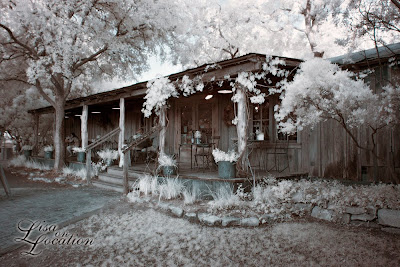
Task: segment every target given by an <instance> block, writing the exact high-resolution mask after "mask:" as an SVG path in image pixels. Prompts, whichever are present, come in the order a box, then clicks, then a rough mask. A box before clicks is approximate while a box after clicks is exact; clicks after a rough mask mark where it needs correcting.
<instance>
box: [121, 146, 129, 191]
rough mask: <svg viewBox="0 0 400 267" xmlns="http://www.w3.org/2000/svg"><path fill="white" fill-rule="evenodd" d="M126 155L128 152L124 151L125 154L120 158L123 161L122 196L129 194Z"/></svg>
mask: <svg viewBox="0 0 400 267" xmlns="http://www.w3.org/2000/svg"><path fill="white" fill-rule="evenodd" d="M128 153H129V150H128V151H126V152H125V153H122V158H123V161H124V165H123V166H122V168H123V172H122V173H123V178H124V180H123V183H124V194H125V195H127V194H128V193H129V183H128Z"/></svg>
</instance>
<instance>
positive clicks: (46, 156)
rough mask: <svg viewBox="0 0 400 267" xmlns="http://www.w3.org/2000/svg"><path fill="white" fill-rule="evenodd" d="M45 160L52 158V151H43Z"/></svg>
mask: <svg viewBox="0 0 400 267" xmlns="http://www.w3.org/2000/svg"><path fill="white" fill-rule="evenodd" d="M44 158H45V159H52V158H53V151H45V152H44Z"/></svg>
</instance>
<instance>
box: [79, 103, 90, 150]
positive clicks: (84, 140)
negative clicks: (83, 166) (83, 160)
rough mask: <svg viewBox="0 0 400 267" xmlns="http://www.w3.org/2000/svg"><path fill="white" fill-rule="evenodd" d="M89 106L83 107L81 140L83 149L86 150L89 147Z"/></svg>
mask: <svg viewBox="0 0 400 267" xmlns="http://www.w3.org/2000/svg"><path fill="white" fill-rule="evenodd" d="M88 110H89V108H88V106H87V105H83V108H82V116H81V138H82V147H83V148H85V147H87V145H88V127H87V123H88V116H89V114H88Z"/></svg>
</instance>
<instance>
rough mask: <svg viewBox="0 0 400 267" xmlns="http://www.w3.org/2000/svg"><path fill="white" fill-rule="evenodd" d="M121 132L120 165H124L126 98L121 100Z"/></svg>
mask: <svg viewBox="0 0 400 267" xmlns="http://www.w3.org/2000/svg"><path fill="white" fill-rule="evenodd" d="M119 128H120V129H121V131H120V132H119V138H118V153H119V167H122V166H123V165H124V153H122V146H123V145H124V142H125V98H121V99H120V100H119Z"/></svg>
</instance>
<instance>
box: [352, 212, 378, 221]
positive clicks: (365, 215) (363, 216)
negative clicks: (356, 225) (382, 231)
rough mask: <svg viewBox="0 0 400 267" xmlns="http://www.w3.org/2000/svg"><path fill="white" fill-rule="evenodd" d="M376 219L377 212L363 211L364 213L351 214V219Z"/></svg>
mask: <svg viewBox="0 0 400 267" xmlns="http://www.w3.org/2000/svg"><path fill="white" fill-rule="evenodd" d="M374 219H375V214H368V213H363V214H354V215H351V220H352V221H363V222H368V221H373V220H374Z"/></svg>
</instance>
